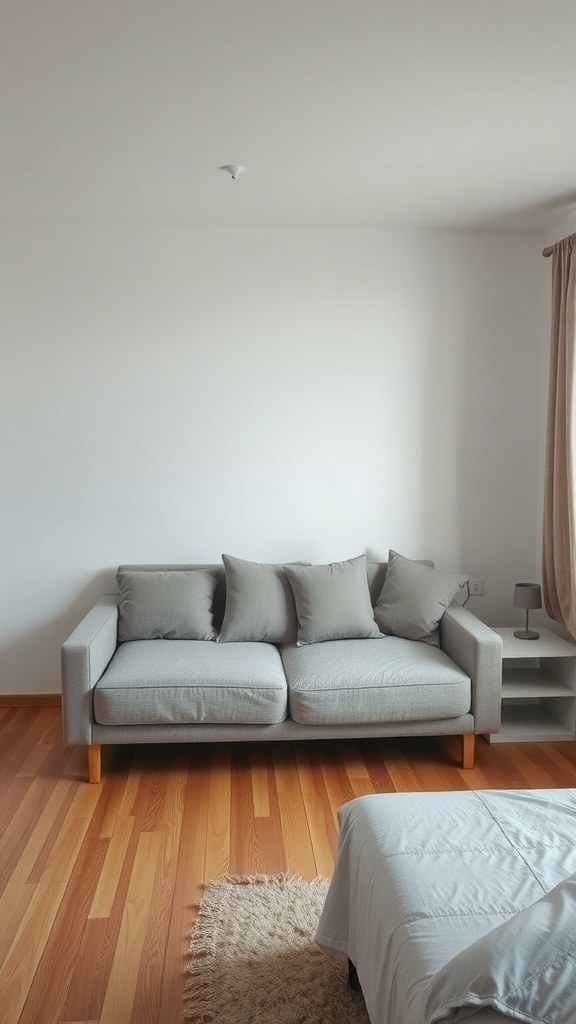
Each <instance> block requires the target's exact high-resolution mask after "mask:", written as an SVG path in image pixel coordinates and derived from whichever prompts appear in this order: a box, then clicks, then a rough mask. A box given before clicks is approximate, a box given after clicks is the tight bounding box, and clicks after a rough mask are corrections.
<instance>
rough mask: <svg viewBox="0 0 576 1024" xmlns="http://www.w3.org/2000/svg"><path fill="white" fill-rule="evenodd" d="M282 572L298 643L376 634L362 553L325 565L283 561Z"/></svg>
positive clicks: (378, 633) (376, 635) (377, 635)
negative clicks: (293, 607) (291, 600)
mask: <svg viewBox="0 0 576 1024" xmlns="http://www.w3.org/2000/svg"><path fill="white" fill-rule="evenodd" d="M284 572H285V573H286V575H287V577H288V579H289V580H290V586H291V587H292V591H293V594H294V600H295V602H296V615H297V617H298V641H297V642H298V646H302V645H303V644H314V643H318V642H320V641H323V640H351V639H367V638H369V637H379V636H380V631H379V629H378V626H377V625H376V623H375V622H374V612H373V609H372V604H371V601H370V591H369V589H368V580H367V577H366V556H365V555H358V557H357V558H349V559H348V560H347V561H345V562H331V563H330V564H329V565H286V566H285V567H284Z"/></svg>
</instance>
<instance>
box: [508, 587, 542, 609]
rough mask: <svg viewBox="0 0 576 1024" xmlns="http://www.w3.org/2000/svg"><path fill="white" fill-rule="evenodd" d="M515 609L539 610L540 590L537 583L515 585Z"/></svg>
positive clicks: (540, 603) (540, 601)
mask: <svg viewBox="0 0 576 1024" xmlns="http://www.w3.org/2000/svg"><path fill="white" fill-rule="evenodd" d="M513 605H514V607H515V608H541V607H542V588H541V586H540V584H539V583H517V584H516V586H515V587H514V600H513Z"/></svg>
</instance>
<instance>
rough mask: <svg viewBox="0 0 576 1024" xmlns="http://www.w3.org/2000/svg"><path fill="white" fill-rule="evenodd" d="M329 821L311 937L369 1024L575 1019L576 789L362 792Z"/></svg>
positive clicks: (480, 1023) (483, 1023) (573, 1020)
mask: <svg viewBox="0 0 576 1024" xmlns="http://www.w3.org/2000/svg"><path fill="white" fill-rule="evenodd" d="M339 821H340V836H339V847H338V856H337V861H336V867H335V872H334V877H333V879H332V882H331V884H330V888H329V891H328V896H327V899H326V904H325V907H324V911H323V913H322V916H321V919H320V922H319V926H318V931H317V935H316V940H317V942H318V943H319V945H320V946H321V947H322V948H323V949H324V950H326V951H327V952H330V953H340V954H345V955H346V956H348V957H349V958H350V959H351V960H352V962H353V963H354V964H355V966H356V969H357V972H358V976H359V980H360V983H361V985H362V990H363V993H364V998H365V1001H366V1006H367V1010H368V1013H369V1015H370V1019H371V1021H372V1024H433V1022H437V1021H438V1022H439V1021H446V1022H447V1021H455V1020H459V1019H461V1018H462V1017H467V1016H469V1015H470V1014H471V1013H475V1014H477V1015H476V1016H475V1017H474V1020H475V1021H478V1024H491V1022H493V1024H496V1022H499V1024H502V1021H503V1020H504V1019H510V1017H513V1018H514V1019H516V1020H526V1021H528V1020H530V1021H538V1020H547V1021H548V1020H554V1021H558V1024H560V1022H561V1021H562V1022H563V1021H564V1020H565V1019H566V1021H568V1022H571V1024H574V1022H576V965H575V960H574V957H575V955H576V789H561V790H529V791H528V790H503V791H495V790H484V791H475V792H471V791H466V792H459V793H408V794H400V793H394V794H380V795H375V796H365V797H360V798H358V799H355V800H352V801H351V802H350V803H348V804H345V805H344V806H343V807H342V808H340V810H339ZM571 876H574V877H573V878H572V877H571ZM522 1000H524V1004H525V1005H523V1003H522ZM458 1001H460V1005H456V1004H458ZM535 1004H537V1005H535ZM526 1007H528V1009H526ZM545 1013H546V1014H547V1016H544V1014H545ZM523 1014H524V1015H523ZM539 1014H540V1015H539ZM563 1014H564V1016H563Z"/></svg>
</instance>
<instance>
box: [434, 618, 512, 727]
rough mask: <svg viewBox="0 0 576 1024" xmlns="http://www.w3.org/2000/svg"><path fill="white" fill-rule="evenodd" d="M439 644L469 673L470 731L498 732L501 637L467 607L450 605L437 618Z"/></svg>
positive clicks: (500, 697) (500, 703)
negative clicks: (471, 717) (471, 724)
mask: <svg viewBox="0 0 576 1024" xmlns="http://www.w3.org/2000/svg"><path fill="white" fill-rule="evenodd" d="M440 647H441V648H442V650H443V651H444V653H445V654H447V655H448V657H449V658H452V661H454V662H456V664H457V665H459V666H460V668H461V669H463V670H464V672H466V674H467V675H469V676H470V680H471V683H472V709H471V710H472V714H473V715H474V732H475V733H492V732H499V730H500V716H501V710H502V638H501V637H500V636H498V634H497V633H495V632H494V630H493V629H490V627H489V626H487V625H485V623H484V622H481V621H480V619H478V618H477V617H476V616H475V615H473V614H472V612H469V611H468V609H467V608H463V607H462V606H461V605H450V607H449V608H447V609H446V611H445V612H444V615H443V616H442V620H441V622H440Z"/></svg>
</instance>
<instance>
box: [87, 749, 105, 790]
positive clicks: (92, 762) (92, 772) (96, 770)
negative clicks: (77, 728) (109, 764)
mask: <svg viewBox="0 0 576 1024" xmlns="http://www.w3.org/2000/svg"><path fill="white" fill-rule="evenodd" d="M101 773H102V747H101V746H100V744H99V743H91V744H90V746H89V747H88V782H92V783H96V784H97V783H99V782H100V778H101Z"/></svg>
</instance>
